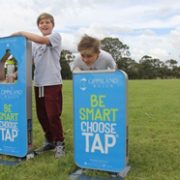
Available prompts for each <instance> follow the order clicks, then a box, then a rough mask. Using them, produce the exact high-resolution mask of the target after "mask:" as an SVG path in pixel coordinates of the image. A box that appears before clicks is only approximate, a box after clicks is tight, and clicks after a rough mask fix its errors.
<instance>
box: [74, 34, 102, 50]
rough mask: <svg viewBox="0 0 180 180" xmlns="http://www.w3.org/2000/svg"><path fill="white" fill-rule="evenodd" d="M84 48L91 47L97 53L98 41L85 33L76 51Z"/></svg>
mask: <svg viewBox="0 0 180 180" xmlns="http://www.w3.org/2000/svg"><path fill="white" fill-rule="evenodd" d="M86 49H92V50H93V51H94V52H95V53H99V51H100V50H99V49H100V41H99V40H98V39H96V38H94V37H91V36H88V35H87V34H85V35H84V36H83V37H82V39H81V40H80V42H79V44H78V51H79V52H81V51H83V50H86Z"/></svg>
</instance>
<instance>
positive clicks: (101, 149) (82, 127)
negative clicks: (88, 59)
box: [73, 70, 128, 173]
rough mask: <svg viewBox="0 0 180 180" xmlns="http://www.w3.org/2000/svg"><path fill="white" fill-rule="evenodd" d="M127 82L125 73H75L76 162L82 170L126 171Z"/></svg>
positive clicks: (109, 71)
mask: <svg viewBox="0 0 180 180" xmlns="http://www.w3.org/2000/svg"><path fill="white" fill-rule="evenodd" d="M127 79H128V78H127V74H126V73H125V72H124V71H121V70H116V71H115V70H100V71H75V72H73V111H74V159H75V163H76V164H77V166H79V167H80V168H83V169H96V170H102V171H109V172H117V173H118V172H121V171H123V170H124V169H125V168H126V166H127V162H128V161H127V159H128V124H127V123H128V122H127ZM110 90H111V91H110ZM118 90H120V91H121V93H118ZM109 102H110V105H109V104H108V103H109ZM119 105H120V107H119ZM119 121H121V122H119ZM119 128H121V130H119ZM103 130H104V131H103ZM103 138H104V139H103ZM87 142H88V143H87Z"/></svg>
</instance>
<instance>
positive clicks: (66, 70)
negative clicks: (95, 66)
mask: <svg viewBox="0 0 180 180" xmlns="http://www.w3.org/2000/svg"><path fill="white" fill-rule="evenodd" d="M71 60H72V52H70V51H68V50H62V52H61V57H60V64H61V68H62V69H61V75H62V78H63V79H72V72H71V69H70V66H69V63H70V62H71Z"/></svg>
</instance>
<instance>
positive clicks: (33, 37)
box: [12, 31, 50, 44]
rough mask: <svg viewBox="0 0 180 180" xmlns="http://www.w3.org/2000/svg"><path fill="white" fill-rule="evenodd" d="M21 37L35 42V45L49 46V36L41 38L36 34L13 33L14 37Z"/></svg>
mask: <svg viewBox="0 0 180 180" xmlns="http://www.w3.org/2000/svg"><path fill="white" fill-rule="evenodd" d="M16 35H21V36H24V37H26V38H27V39H28V40H30V41H33V42H35V43H39V44H49V43H50V42H49V39H48V37H47V36H40V35H37V34H34V33H30V32H25V31H19V32H16V33H13V34H12V36H16Z"/></svg>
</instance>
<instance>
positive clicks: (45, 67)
mask: <svg viewBox="0 0 180 180" xmlns="http://www.w3.org/2000/svg"><path fill="white" fill-rule="evenodd" d="M48 38H49V41H50V44H49V45H46V44H37V43H33V45H32V56H33V61H34V65H35V71H34V85H35V86H37V87H40V86H51V85H58V84H62V77H61V66H60V62H59V60H60V55H61V36H60V34H58V33H52V34H50V35H48Z"/></svg>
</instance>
